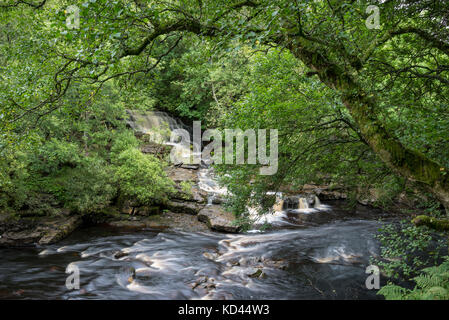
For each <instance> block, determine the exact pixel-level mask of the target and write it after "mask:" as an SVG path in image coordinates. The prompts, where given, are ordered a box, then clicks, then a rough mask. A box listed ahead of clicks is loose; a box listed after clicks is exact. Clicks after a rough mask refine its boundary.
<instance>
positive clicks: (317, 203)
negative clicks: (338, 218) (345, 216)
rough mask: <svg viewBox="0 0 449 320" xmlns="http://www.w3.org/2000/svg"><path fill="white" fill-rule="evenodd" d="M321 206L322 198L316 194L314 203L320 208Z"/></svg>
mask: <svg viewBox="0 0 449 320" xmlns="http://www.w3.org/2000/svg"><path fill="white" fill-rule="evenodd" d="M320 206H321V201H320V198H318V197H317V196H315V204H314V205H313V207H314V208H319V207H320Z"/></svg>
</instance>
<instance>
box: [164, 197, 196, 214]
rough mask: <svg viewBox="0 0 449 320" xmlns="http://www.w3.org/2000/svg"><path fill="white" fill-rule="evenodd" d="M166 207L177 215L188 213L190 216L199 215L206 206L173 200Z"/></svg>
mask: <svg viewBox="0 0 449 320" xmlns="http://www.w3.org/2000/svg"><path fill="white" fill-rule="evenodd" d="M165 207H166V208H167V209H168V210H170V211H173V212H176V213H187V214H190V215H197V214H198V213H199V212H200V210H201V209H202V208H203V207H204V205H201V204H198V203H195V202H190V201H182V200H177V199H174V200H171V201H168V202H167V203H166V204H165Z"/></svg>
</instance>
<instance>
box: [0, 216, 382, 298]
mask: <svg viewBox="0 0 449 320" xmlns="http://www.w3.org/2000/svg"><path fill="white" fill-rule="evenodd" d="M378 227H379V223H378V222H376V221H370V220H355V219H354V220H347V221H341V220H340V221H334V222H328V223H325V224H321V225H317V226H310V227H307V228H304V227H302V228H299V227H298V228H291V227H289V228H288V229H280V230H275V231H270V232H260V231H259V232H257V233H256V232H253V233H246V234H239V235H225V234H219V233H186V232H174V231H173V232H156V231H150V230H148V231H144V232H141V233H123V232H121V233H117V232H116V231H115V232H114V233H113V231H111V230H107V229H101V228H89V229H86V230H82V231H79V232H76V233H75V234H73V235H72V236H71V237H70V238H69V239H67V240H65V241H63V242H62V243H60V244H57V245H52V246H47V247H45V248H27V249H23V248H21V249H2V250H0V255H1V261H0V298H15V299H17V298H19V299H22V298H32V299H36V298H40V299H60V298H62V299H373V298H377V297H376V295H375V292H373V291H369V290H367V289H366V288H365V279H366V277H367V275H366V274H365V268H366V266H367V265H368V264H369V263H368V259H369V256H370V255H372V254H376V253H377V251H378V245H377V243H376V242H375V240H374V238H373V236H374V234H375V232H376V230H377V228H378ZM117 252H120V253H121V254H119V255H117ZM116 257H118V259H117V258H116ZM70 263H73V264H75V265H76V266H78V267H79V269H80V276H81V289H80V290H79V291H69V290H67V289H66V288H65V280H66V277H67V276H68V275H67V274H65V270H66V267H67V266H68V265H69V264H70Z"/></svg>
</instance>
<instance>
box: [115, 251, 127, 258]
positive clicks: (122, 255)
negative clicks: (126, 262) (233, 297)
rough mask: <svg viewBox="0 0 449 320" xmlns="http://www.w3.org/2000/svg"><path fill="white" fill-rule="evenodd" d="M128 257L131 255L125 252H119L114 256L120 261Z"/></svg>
mask: <svg viewBox="0 0 449 320" xmlns="http://www.w3.org/2000/svg"><path fill="white" fill-rule="evenodd" d="M127 256H129V253H127V252H123V251H118V252H116V253H115V254H114V258H115V259H120V258H123V257H127Z"/></svg>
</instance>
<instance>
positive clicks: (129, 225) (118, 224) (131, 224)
mask: <svg viewBox="0 0 449 320" xmlns="http://www.w3.org/2000/svg"><path fill="white" fill-rule="evenodd" d="M108 225H109V226H111V227H115V228H124V229H144V228H146V224H145V223H144V222H142V221H125V220H120V221H111V222H109V223H108Z"/></svg>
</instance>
